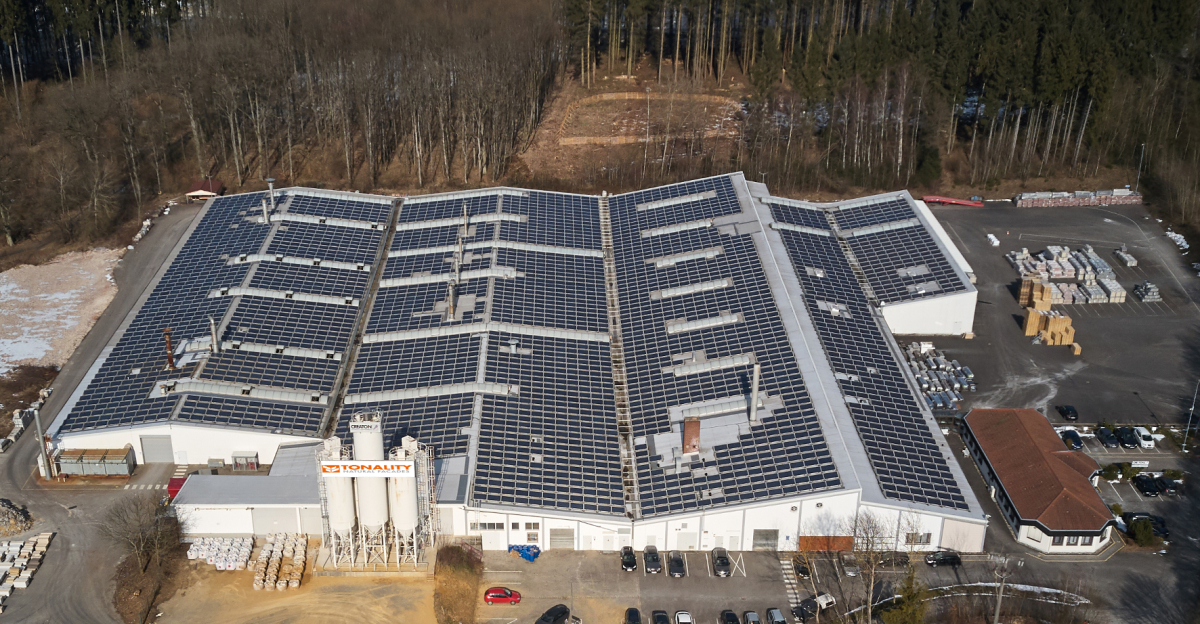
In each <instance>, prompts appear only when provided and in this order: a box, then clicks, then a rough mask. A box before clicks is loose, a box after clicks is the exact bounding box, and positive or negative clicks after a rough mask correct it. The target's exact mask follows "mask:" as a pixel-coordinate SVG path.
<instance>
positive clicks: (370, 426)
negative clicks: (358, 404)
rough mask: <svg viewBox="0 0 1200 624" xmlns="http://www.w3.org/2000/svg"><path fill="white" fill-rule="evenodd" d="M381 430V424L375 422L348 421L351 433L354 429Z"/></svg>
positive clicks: (372, 431) (370, 431)
mask: <svg viewBox="0 0 1200 624" xmlns="http://www.w3.org/2000/svg"><path fill="white" fill-rule="evenodd" d="M382 430H383V428H382V426H381V425H380V424H379V423H377V422H352V423H350V432H351V433H354V432H356V431H363V432H368V433H374V432H376V431H382Z"/></svg>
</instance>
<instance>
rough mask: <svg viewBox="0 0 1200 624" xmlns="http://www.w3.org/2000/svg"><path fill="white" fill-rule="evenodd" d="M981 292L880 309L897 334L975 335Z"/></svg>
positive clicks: (960, 293)
mask: <svg viewBox="0 0 1200 624" xmlns="http://www.w3.org/2000/svg"><path fill="white" fill-rule="evenodd" d="M978 296H979V293H978V292H977V291H975V290H970V291H962V292H956V293H951V294H948V295H941V296H938V297H927V298H924V299H915V300H913V301H905V302H903V303H889V304H887V305H884V306H882V307H881V308H879V310H880V312H883V318H884V320H886V321H887V324H888V328H889V329H891V330H892V333H893V334H896V335H919V336H961V335H962V334H969V333H974V331H975V330H974V327H975V302H976V299H977V298H978Z"/></svg>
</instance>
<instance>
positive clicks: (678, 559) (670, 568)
mask: <svg viewBox="0 0 1200 624" xmlns="http://www.w3.org/2000/svg"><path fill="white" fill-rule="evenodd" d="M667 573H668V574H670V575H671V576H673V577H675V578H683V577H684V576H686V575H687V565H686V564H684V562H683V553H680V552H679V551H678V550H672V551H671V552H670V554H668V555H667Z"/></svg>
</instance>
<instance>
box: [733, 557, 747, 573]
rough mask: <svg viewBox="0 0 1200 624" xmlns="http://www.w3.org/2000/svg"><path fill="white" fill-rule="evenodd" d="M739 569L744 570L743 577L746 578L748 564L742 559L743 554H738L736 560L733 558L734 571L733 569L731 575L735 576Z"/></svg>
mask: <svg viewBox="0 0 1200 624" xmlns="http://www.w3.org/2000/svg"><path fill="white" fill-rule="evenodd" d="M738 570H741V572H742V578H745V577H746V565H745V563H744V562H743V561H742V556H741V555H738V556H737V559H734V560H733V571H732V572H730V574H729V575H730V576H733V575H734V574H735V573H736V572H737V571H738Z"/></svg>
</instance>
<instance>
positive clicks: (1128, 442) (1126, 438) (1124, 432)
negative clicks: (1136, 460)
mask: <svg viewBox="0 0 1200 624" xmlns="http://www.w3.org/2000/svg"><path fill="white" fill-rule="evenodd" d="M1113 435H1115V436H1116V437H1117V441H1118V442H1120V443H1121V446H1123V447H1125V448H1127V449H1135V448H1137V447H1139V446H1141V443H1140V442H1138V437H1137V434H1136V433H1134V432H1133V429H1132V428H1131V427H1117V428H1116V430H1114V431H1113Z"/></svg>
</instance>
